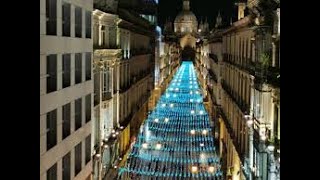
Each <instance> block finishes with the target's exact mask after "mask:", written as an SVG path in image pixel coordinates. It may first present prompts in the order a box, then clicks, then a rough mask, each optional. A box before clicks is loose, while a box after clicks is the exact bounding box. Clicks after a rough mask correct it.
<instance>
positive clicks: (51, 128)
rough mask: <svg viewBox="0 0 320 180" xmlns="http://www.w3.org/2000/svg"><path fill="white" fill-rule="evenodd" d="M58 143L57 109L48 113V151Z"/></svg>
mask: <svg viewBox="0 0 320 180" xmlns="http://www.w3.org/2000/svg"><path fill="white" fill-rule="evenodd" d="M56 144H57V110H56V109H55V110H53V111H51V112H48V113H47V151H48V150H49V149H51V148H52V147H54V146H55V145H56Z"/></svg>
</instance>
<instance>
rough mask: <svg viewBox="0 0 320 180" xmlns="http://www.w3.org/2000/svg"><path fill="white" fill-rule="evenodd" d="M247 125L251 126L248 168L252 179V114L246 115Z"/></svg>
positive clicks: (250, 179)
mask: <svg viewBox="0 0 320 180" xmlns="http://www.w3.org/2000/svg"><path fill="white" fill-rule="evenodd" d="M244 118H245V119H246V123H247V126H248V128H249V155H248V158H249V161H248V169H249V180H252V169H253V119H252V117H251V116H250V115H245V116H244Z"/></svg>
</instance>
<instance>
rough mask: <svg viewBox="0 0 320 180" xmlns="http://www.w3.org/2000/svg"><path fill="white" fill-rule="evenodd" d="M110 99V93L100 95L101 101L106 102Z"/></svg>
mask: <svg viewBox="0 0 320 180" xmlns="http://www.w3.org/2000/svg"><path fill="white" fill-rule="evenodd" d="M111 98H112V92H104V93H102V101H108V100H110V99H111Z"/></svg>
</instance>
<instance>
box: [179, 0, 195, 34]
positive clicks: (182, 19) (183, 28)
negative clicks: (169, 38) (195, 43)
mask: <svg viewBox="0 0 320 180" xmlns="http://www.w3.org/2000/svg"><path fill="white" fill-rule="evenodd" d="M197 27H198V21H197V17H196V16H195V15H194V14H193V12H192V11H190V2H189V0H184V1H183V10H182V11H181V12H180V13H179V14H178V15H177V17H176V19H175V21H174V32H176V33H192V32H197Z"/></svg>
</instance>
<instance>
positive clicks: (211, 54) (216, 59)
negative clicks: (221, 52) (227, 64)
mask: <svg viewBox="0 0 320 180" xmlns="http://www.w3.org/2000/svg"><path fill="white" fill-rule="evenodd" d="M209 57H210V58H211V59H212V60H213V61H214V62H215V63H218V57H217V55H215V54H213V53H210V54H209Z"/></svg>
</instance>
